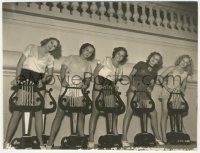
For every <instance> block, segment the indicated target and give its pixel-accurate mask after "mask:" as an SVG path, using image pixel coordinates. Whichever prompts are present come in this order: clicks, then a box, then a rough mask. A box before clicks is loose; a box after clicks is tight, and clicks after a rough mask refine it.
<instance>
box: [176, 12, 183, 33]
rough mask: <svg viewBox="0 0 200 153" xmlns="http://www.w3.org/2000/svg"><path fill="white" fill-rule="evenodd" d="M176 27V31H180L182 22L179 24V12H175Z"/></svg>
mask: <svg viewBox="0 0 200 153" xmlns="http://www.w3.org/2000/svg"><path fill="white" fill-rule="evenodd" d="M176 27H177V28H178V30H179V31H180V30H181V28H182V22H181V14H180V12H177V23H176Z"/></svg>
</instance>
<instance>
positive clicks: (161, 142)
mask: <svg viewBox="0 0 200 153" xmlns="http://www.w3.org/2000/svg"><path fill="white" fill-rule="evenodd" d="M156 143H157V144H158V145H165V143H164V142H163V141H162V140H159V139H156Z"/></svg>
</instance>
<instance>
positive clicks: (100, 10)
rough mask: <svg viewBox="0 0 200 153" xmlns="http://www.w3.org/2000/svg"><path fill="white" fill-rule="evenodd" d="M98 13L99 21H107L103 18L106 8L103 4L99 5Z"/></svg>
mask: <svg viewBox="0 0 200 153" xmlns="http://www.w3.org/2000/svg"><path fill="white" fill-rule="evenodd" d="M99 12H100V16H99V19H100V20H104V21H105V20H107V19H106V17H105V12H106V7H105V6H104V2H101V3H100V8H99Z"/></svg>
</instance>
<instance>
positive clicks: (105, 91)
mask: <svg viewBox="0 0 200 153" xmlns="http://www.w3.org/2000/svg"><path fill="white" fill-rule="evenodd" d="M119 95H120V92H118V91H116V90H115V88H114V87H112V86H104V87H103V88H102V89H101V90H100V92H99V95H98V96H97V98H96V102H95V106H96V108H97V109H98V110H99V111H100V112H103V113H110V112H112V113H115V114H121V113H123V112H124V111H125V105H124V103H123V101H122V99H121V98H120V96H119Z"/></svg>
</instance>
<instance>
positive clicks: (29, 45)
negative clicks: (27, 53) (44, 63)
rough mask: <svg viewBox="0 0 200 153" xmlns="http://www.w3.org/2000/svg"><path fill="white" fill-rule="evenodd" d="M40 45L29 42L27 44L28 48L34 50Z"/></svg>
mask: <svg viewBox="0 0 200 153" xmlns="http://www.w3.org/2000/svg"><path fill="white" fill-rule="evenodd" d="M37 47H38V46H37V45H35V44H28V45H27V46H26V50H32V49H33V48H37Z"/></svg>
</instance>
